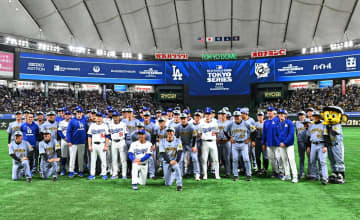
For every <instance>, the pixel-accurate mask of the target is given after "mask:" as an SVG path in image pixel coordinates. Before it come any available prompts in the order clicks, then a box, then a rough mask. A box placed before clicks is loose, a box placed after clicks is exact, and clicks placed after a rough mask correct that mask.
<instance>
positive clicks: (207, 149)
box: [201, 140, 220, 177]
mask: <svg viewBox="0 0 360 220" xmlns="http://www.w3.org/2000/svg"><path fill="white" fill-rule="evenodd" d="M201 151H202V154H201V162H202V163H201V166H202V169H203V172H204V177H207V163H208V157H209V154H210V157H211V160H212V163H213V164H214V165H213V167H214V169H215V176H216V177H220V174H219V159H218V152H217V145H216V142H215V140H214V141H204V140H203V141H202V146H201Z"/></svg>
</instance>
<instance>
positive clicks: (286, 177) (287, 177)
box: [281, 176, 291, 181]
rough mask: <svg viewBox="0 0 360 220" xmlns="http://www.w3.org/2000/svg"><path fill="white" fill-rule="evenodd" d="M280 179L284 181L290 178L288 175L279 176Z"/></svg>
mask: <svg viewBox="0 0 360 220" xmlns="http://www.w3.org/2000/svg"><path fill="white" fill-rule="evenodd" d="M281 180H282V181H286V180H291V177H290V176H283V178H281Z"/></svg>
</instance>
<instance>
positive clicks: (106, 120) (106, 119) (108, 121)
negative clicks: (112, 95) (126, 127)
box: [103, 118, 113, 127]
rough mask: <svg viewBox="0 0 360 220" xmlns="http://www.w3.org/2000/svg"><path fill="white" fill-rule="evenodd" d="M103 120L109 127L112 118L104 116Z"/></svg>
mask: <svg viewBox="0 0 360 220" xmlns="http://www.w3.org/2000/svg"><path fill="white" fill-rule="evenodd" d="M103 122H104V123H105V124H106V125H107V126H108V127H109V126H110V124H111V123H112V122H113V120H112V119H111V118H104V119H103Z"/></svg>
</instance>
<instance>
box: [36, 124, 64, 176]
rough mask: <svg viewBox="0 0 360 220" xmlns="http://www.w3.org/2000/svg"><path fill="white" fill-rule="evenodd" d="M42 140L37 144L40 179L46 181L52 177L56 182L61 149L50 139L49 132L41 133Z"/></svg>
mask: <svg viewBox="0 0 360 220" xmlns="http://www.w3.org/2000/svg"><path fill="white" fill-rule="evenodd" d="M43 135H44V140H43V141H41V142H40V143H39V154H40V156H41V163H40V172H41V173H42V178H43V179H47V178H49V177H50V176H52V177H53V181H56V180H57V172H56V171H57V168H58V162H59V161H60V157H58V155H59V156H60V155H61V147H60V145H59V143H58V142H57V141H56V140H55V139H52V138H51V131H49V130H45V131H44V132H43Z"/></svg>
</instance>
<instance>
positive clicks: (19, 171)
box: [12, 160, 31, 180]
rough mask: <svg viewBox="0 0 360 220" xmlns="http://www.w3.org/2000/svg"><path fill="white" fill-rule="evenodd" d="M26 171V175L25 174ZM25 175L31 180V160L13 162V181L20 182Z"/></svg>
mask: <svg viewBox="0 0 360 220" xmlns="http://www.w3.org/2000/svg"><path fill="white" fill-rule="evenodd" d="M24 171H25V173H24ZM24 174H25V177H26V178H31V172H30V163H29V160H24V161H22V162H18V161H15V160H13V166H12V180H18V179H20V178H21V177H23V176H24Z"/></svg>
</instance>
